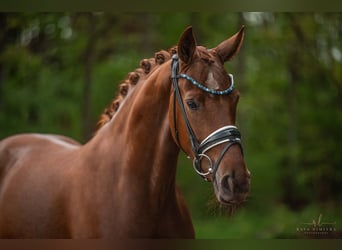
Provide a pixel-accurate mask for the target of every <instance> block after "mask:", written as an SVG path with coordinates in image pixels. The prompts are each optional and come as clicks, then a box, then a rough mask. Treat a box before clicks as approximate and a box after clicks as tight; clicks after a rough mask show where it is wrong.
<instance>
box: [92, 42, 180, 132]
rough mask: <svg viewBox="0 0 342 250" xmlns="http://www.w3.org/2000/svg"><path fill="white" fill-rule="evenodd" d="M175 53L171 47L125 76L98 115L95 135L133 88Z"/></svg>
mask: <svg viewBox="0 0 342 250" xmlns="http://www.w3.org/2000/svg"><path fill="white" fill-rule="evenodd" d="M176 51H177V49H176V47H172V48H171V49H169V51H166V50H161V51H158V52H156V53H155V55H154V57H152V58H148V59H143V60H141V61H140V64H139V66H140V67H139V68H137V69H135V70H134V71H132V72H130V73H128V74H127V77H126V78H125V79H124V80H123V81H122V83H121V84H119V88H118V94H117V96H116V97H115V98H114V99H113V100H112V101H111V103H110V104H109V105H108V106H107V107H106V108H105V109H104V110H103V112H102V114H101V115H100V118H99V121H98V122H97V124H96V131H95V133H96V132H97V131H98V130H99V129H100V128H102V127H103V126H104V125H105V124H106V123H108V122H109V121H110V120H111V119H112V118H113V116H114V115H115V114H116V112H117V111H118V109H119V107H120V106H121V105H122V103H123V101H124V99H125V98H126V96H127V95H128V94H129V93H130V92H131V91H132V90H133V89H134V87H135V86H136V85H138V84H140V83H142V82H144V81H145V80H146V79H147V78H148V77H149V75H150V74H151V73H152V72H153V71H155V70H156V69H157V68H158V67H159V66H160V65H162V64H163V63H165V62H166V61H168V60H170V59H171V56H172V54H174V53H176Z"/></svg>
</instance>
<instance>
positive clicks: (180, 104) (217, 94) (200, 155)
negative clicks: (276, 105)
mask: <svg viewBox="0 0 342 250" xmlns="http://www.w3.org/2000/svg"><path fill="white" fill-rule="evenodd" d="M243 38H244V28H243V27H242V28H241V30H240V31H239V32H237V33H236V34H235V35H233V36H232V37H230V38H228V39H227V40H225V41H223V42H222V43H220V44H219V45H218V46H217V47H215V48H212V49H207V48H205V47H202V46H197V44H196V40H195V38H194V35H193V32H192V28H191V27H189V28H187V29H186V30H185V31H184V32H183V34H182V35H181V37H180V39H179V41H178V45H177V54H175V55H173V58H172V63H171V65H172V73H171V78H172V81H173V94H172V95H171V98H170V111H169V119H170V129H171V133H172V136H173V139H174V141H175V142H176V144H177V145H178V146H179V148H181V149H182V150H183V151H184V152H185V153H186V154H187V155H188V156H189V157H190V158H191V159H192V160H193V165H194V168H195V171H196V172H197V173H198V174H199V175H201V176H202V177H203V178H204V179H205V180H208V181H211V182H212V183H213V186H214V191H215V196H216V198H217V200H218V201H219V202H220V203H221V204H222V205H236V204H240V203H242V202H243V201H244V200H245V199H246V197H247V195H248V192H249V186H250V172H249V171H248V169H247V167H246V164H245V162H244V158H243V150H242V146H241V142H240V137H241V136H240V132H239V130H238V129H237V127H236V125H235V123H236V109H237V104H238V100H239V95H240V94H239V92H238V90H237V89H236V88H234V79H233V76H232V75H231V74H228V73H227V72H226V70H225V68H224V63H225V62H227V61H229V60H231V59H232V58H233V57H234V56H235V55H236V54H237V53H238V52H239V50H240V47H241V45H242V42H243Z"/></svg>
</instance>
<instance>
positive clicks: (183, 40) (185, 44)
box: [177, 26, 196, 64]
mask: <svg viewBox="0 0 342 250" xmlns="http://www.w3.org/2000/svg"><path fill="white" fill-rule="evenodd" d="M177 48H178V51H177V52H178V56H179V58H180V59H181V60H182V61H183V62H184V63H186V64H189V63H190V62H191V60H192V58H193V55H194V53H195V50H196V40H195V37H194V34H193V33H192V27H191V26H189V27H188V28H186V29H185V30H184V31H183V33H182V35H181V37H180V38H179V41H178V46H177Z"/></svg>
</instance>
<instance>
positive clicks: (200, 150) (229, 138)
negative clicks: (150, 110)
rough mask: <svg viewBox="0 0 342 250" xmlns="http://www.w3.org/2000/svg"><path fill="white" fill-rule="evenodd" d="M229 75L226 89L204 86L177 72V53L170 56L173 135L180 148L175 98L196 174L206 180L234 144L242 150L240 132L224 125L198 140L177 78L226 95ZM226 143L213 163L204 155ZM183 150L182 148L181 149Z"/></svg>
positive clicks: (211, 91)
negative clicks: (204, 166)
mask: <svg viewBox="0 0 342 250" xmlns="http://www.w3.org/2000/svg"><path fill="white" fill-rule="evenodd" d="M229 77H230V82H231V85H230V87H229V88H228V89H226V90H213V89H209V88H207V87H205V86H204V85H202V84H200V83H199V82H197V81H196V80H195V79H193V78H192V77H190V76H189V75H186V74H178V56H177V54H175V55H173V56H172V64H171V78H172V82H173V89H174V105H173V109H174V110H173V117H174V127H175V136H176V140H177V144H178V146H179V147H180V148H182V147H181V144H180V141H179V135H178V129H177V119H176V100H177V101H178V105H179V107H180V110H181V112H182V115H183V119H184V122H185V126H186V130H187V132H188V134H189V137H190V143H191V148H192V151H193V153H194V159H193V166H194V169H195V171H196V172H197V174H199V175H200V176H202V177H203V178H204V179H205V180H207V176H208V175H210V174H211V175H212V179H213V180H215V176H216V172H217V169H218V167H219V164H220V162H221V160H222V158H223V156H224V155H225V153H226V152H227V151H228V150H229V149H230V148H231V147H232V146H233V145H235V144H237V145H239V146H240V148H241V151H242V146H241V134H240V132H239V130H238V129H237V127H235V126H224V127H222V128H219V129H217V130H216V131H214V132H213V133H211V134H210V135H209V136H208V137H207V138H205V139H204V140H203V141H202V142H199V141H198V140H197V138H196V136H195V133H194V131H193V130H192V128H191V125H190V122H189V119H188V117H187V114H186V111H185V107H184V103H183V100H182V96H181V93H180V90H179V86H178V79H179V78H184V79H187V80H188V81H190V82H191V83H192V84H193V85H195V86H196V87H197V88H199V89H201V90H203V91H205V92H207V93H210V94H213V95H228V94H230V93H231V92H232V91H233V90H234V79H233V75H231V74H229ZM223 143H227V145H226V146H225V147H224V148H223V150H222V152H221V154H220V155H219V157H218V158H217V160H216V162H215V164H213V161H212V160H211V158H210V157H209V156H208V155H206V154H205V153H206V152H207V151H209V150H210V149H211V148H213V147H215V146H217V145H220V144H223ZM183 151H184V150H183ZM203 158H205V159H207V161H208V162H209V165H210V167H209V168H208V171H207V172H203V170H202V168H201V161H202V160H203Z"/></svg>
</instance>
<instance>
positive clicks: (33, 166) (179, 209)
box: [0, 27, 250, 238]
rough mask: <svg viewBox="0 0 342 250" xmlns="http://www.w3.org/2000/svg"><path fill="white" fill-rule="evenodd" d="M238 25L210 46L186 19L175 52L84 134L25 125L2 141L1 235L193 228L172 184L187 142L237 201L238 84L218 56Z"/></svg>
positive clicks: (119, 234)
mask: <svg viewBox="0 0 342 250" xmlns="http://www.w3.org/2000/svg"><path fill="white" fill-rule="evenodd" d="M243 37H244V29H243V28H241V30H240V31H239V32H237V33H236V34H235V35H233V36H232V37H230V38H229V39H227V40H225V41H223V42H222V43H220V44H219V45H218V46H217V47H216V48H213V49H206V48H205V47H202V46H197V45H196V41H195V38H194V36H193V32H192V28H191V27H189V28H187V29H186V30H185V31H184V32H183V34H182V35H181V37H180V39H179V41H178V44H177V49H176V52H177V53H175V54H174V55H173V56H172V58H170V59H168V60H167V61H166V62H165V63H163V64H162V65H160V66H158V67H155V69H154V70H153V71H151V72H150V73H149V74H148V75H147V76H146V78H145V79H144V80H143V82H140V83H139V84H137V85H136V86H135V87H134V89H132V90H130V91H129V93H128V94H127V96H126V97H125V99H124V100H122V103H121V104H120V107H119V108H118V109H117V111H116V112H115V114H114V115H113V116H112V117H110V119H108V121H107V122H105V123H104V124H102V125H103V126H102V127H101V128H100V129H99V130H98V131H97V133H96V135H95V136H94V137H93V138H92V139H91V140H90V141H89V142H87V143H86V144H84V145H80V144H79V143H78V142H76V141H73V140H72V139H69V138H66V137H63V136H58V135H41V134H22V135H14V136H11V137H9V138H6V139H4V140H2V141H1V142H0V185H1V186H0V236H1V237H3V238H100V237H112V238H171V237H172V238H193V237H194V236H195V234H194V228H193V225H192V221H191V217H190V214H189V212H188V209H187V207H186V205H185V202H184V199H183V197H182V195H181V193H180V192H179V190H178V188H177V186H176V180H175V178H176V169H177V158H178V154H179V152H180V150H183V151H184V152H185V153H186V154H187V155H188V156H189V157H190V158H191V159H192V160H193V165H194V167H195V170H196V172H197V173H198V174H200V175H201V176H202V177H203V178H205V179H206V180H208V181H211V182H212V183H213V187H214V191H215V194H216V197H217V200H218V201H219V202H220V203H221V204H223V205H225V206H236V205H237V204H240V203H242V202H243V201H244V200H245V199H246V197H247V194H248V192H249V186H250V173H249V171H248V169H247V167H246V165H245V163H244V160H243V153H242V147H241V143H240V133H239V131H238V129H237V127H236V126H235V116H236V107H237V103H238V99H239V92H238V91H237V90H236V89H235V88H234V81H233V76H232V75H230V74H227V73H226V71H225V69H224V62H226V61H229V60H230V59H232V58H233V57H234V55H236V54H237V53H238V51H239V50H240V47H241V44H242V41H243Z"/></svg>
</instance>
